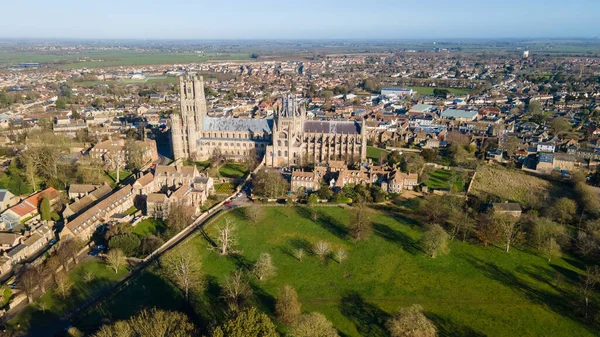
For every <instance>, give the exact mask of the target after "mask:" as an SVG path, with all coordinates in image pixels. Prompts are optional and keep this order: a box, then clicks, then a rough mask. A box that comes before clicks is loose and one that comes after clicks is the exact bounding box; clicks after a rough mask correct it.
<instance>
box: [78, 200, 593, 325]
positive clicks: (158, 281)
mask: <svg viewBox="0 0 600 337" xmlns="http://www.w3.org/2000/svg"><path fill="white" fill-rule="evenodd" d="M317 210H318V212H319V219H318V220H317V221H316V222H313V221H312V220H311V219H310V218H311V216H310V211H309V210H308V209H307V208H304V207H268V208H265V212H266V216H265V218H264V219H263V220H262V221H260V222H259V223H258V224H254V223H251V222H249V221H248V220H246V218H245V217H244V215H243V211H242V210H240V209H238V210H235V211H233V212H232V213H230V214H229V215H225V216H222V217H220V218H219V219H218V220H216V221H215V222H214V223H212V224H210V225H208V226H207V228H206V233H207V236H204V235H196V236H194V237H193V238H192V239H190V240H188V241H186V242H185V243H184V244H182V245H181V246H179V248H178V249H183V250H192V251H195V252H197V254H198V256H199V258H200V259H201V260H202V270H203V273H204V275H205V278H206V281H207V286H206V288H205V291H204V292H203V293H202V296H201V297H200V298H197V299H196V300H194V302H193V303H194V307H195V317H198V319H197V323H198V324H199V325H200V326H201V327H205V326H207V325H208V324H210V322H212V321H214V320H217V321H222V320H223V318H224V317H225V316H224V311H223V303H222V299H221V298H220V291H221V290H220V289H221V287H222V286H223V284H224V280H225V276H226V275H228V274H229V273H231V272H232V271H234V270H236V269H238V268H242V269H249V268H251V266H252V264H253V262H254V261H256V259H257V258H258V256H259V255H260V254H261V253H264V252H266V253H269V254H271V256H272V259H273V262H274V264H275V266H276V267H277V275H276V276H275V277H274V278H272V279H270V280H267V281H258V280H256V279H255V278H252V287H253V289H254V302H255V305H257V306H258V307H259V308H260V309H261V310H264V311H265V312H267V313H268V314H269V315H271V316H274V315H273V301H274V298H275V297H276V296H277V293H278V289H279V288H280V287H281V286H282V285H284V284H290V285H292V286H293V287H294V288H295V289H296V290H297V291H298V295H299V300H300V302H301V303H302V305H303V307H302V309H303V311H304V312H312V311H317V312H321V313H323V314H325V315H326V316H327V317H328V318H329V319H330V320H331V321H332V322H333V323H334V326H335V327H336V328H337V329H338V330H339V331H340V332H341V333H342V334H343V335H344V336H385V335H386V333H385V330H384V326H383V325H384V322H385V320H386V319H387V318H388V317H389V316H390V314H392V313H393V312H395V311H396V310H397V309H398V308H399V307H405V306H410V305H412V304H415V303H418V304H421V305H422V306H423V307H424V312H425V314H426V315H427V316H428V317H429V318H430V319H431V320H432V321H433V322H434V323H435V324H436V325H437V327H438V329H439V332H440V336H595V335H598V333H599V331H597V330H594V329H593V328H590V327H587V326H585V325H583V323H581V321H580V320H579V318H578V317H576V315H575V314H574V313H573V310H574V309H573V306H572V305H573V304H572V303H573V302H572V301H573V300H574V296H575V294H576V289H575V284H576V282H577V280H578V277H579V274H580V273H581V272H582V270H581V269H580V268H583V267H582V264H581V262H579V261H577V260H576V259H574V258H572V257H569V256H567V257H565V258H564V259H557V260H555V261H552V262H551V263H549V262H548V261H547V259H546V258H544V257H541V256H537V255H534V254H531V253H529V252H525V251H521V250H518V249H514V250H511V252H510V253H505V252H503V251H502V250H501V249H499V248H497V247H491V246H490V247H487V248H485V247H483V246H478V245H474V244H469V243H463V242H452V243H451V244H450V250H451V251H450V253H449V254H447V255H443V256H439V257H438V258H435V259H432V258H430V257H427V256H425V255H424V254H423V252H422V251H421V249H420V247H419V244H418V242H419V239H420V237H421V235H422V232H421V230H420V229H419V227H418V226H417V224H416V223H415V222H414V221H413V220H411V219H410V218H407V217H405V216H404V215H405V214H400V213H390V214H377V215H376V216H375V217H374V233H373V234H372V235H371V237H370V238H369V239H368V240H365V241H362V242H354V241H352V240H350V239H349V238H348V224H349V222H350V212H348V209H346V208H341V207H320V208H317ZM226 217H229V218H231V219H233V220H234V223H235V225H236V232H237V236H238V245H237V246H236V250H238V251H239V252H240V253H239V254H236V255H232V256H229V257H224V256H220V255H219V254H218V252H216V251H214V250H209V249H208V248H209V247H210V244H209V243H208V242H207V238H206V237H209V238H213V239H214V238H215V237H216V225H217V224H223V222H224V221H225V218H226ZM321 240H323V241H326V242H329V243H330V245H331V246H332V247H333V249H337V248H339V247H343V248H344V249H345V250H346V251H347V252H348V258H347V260H345V261H344V262H343V263H342V264H339V263H338V262H337V261H335V260H334V259H333V258H329V259H327V260H326V261H325V263H323V262H320V261H319V260H318V258H317V257H315V256H313V255H312V254H307V255H306V256H305V257H304V259H303V261H302V262H300V261H298V260H297V259H296V258H295V257H294V256H293V254H292V250H293V249H297V248H304V249H305V250H306V251H308V252H309V253H310V247H312V246H313V245H314V244H315V243H316V242H318V241H321ZM159 275H160V274H159V273H148V274H146V275H144V278H141V279H139V280H138V281H136V284H135V285H134V286H132V287H129V288H127V289H125V290H124V291H122V292H121V293H118V294H115V295H114V296H112V297H111V298H110V299H109V300H108V301H107V302H105V303H103V305H102V306H101V307H100V308H98V309H97V310H95V311H94V312H92V313H91V314H90V315H88V316H87V317H85V318H84V320H83V321H82V322H81V325H82V327H84V328H85V329H86V331H90V330H93V328H94V327H97V326H98V324H100V318H101V317H102V314H103V313H105V314H106V315H110V316H111V317H112V318H114V319H121V318H126V317H128V316H129V315H131V314H132V313H133V312H135V311H136V310H139V309H141V308H143V307H147V306H158V307H166V308H168V309H177V310H183V309H184V306H183V304H181V295H178V292H174V290H173V288H172V286H171V285H170V283H169V282H168V281H166V280H164V279H162V278H161V277H160V276H159ZM155 294H161V296H154V295H155ZM156 297H160V298H156ZM87 329H90V330H87ZM284 329H285V328H284V327H283V326H280V330H282V332H283V330H284ZM205 332H206V330H204V331H203V333H205Z"/></svg>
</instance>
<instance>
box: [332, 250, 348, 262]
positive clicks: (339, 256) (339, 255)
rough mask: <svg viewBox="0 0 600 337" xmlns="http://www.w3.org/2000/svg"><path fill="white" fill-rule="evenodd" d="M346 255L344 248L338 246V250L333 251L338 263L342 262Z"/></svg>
mask: <svg viewBox="0 0 600 337" xmlns="http://www.w3.org/2000/svg"><path fill="white" fill-rule="evenodd" d="M347 257H348V253H347V252H346V251H345V250H344V248H338V250H336V251H335V258H336V259H337V260H338V263H339V264H342V261H344V260H345V259H346V258H347Z"/></svg>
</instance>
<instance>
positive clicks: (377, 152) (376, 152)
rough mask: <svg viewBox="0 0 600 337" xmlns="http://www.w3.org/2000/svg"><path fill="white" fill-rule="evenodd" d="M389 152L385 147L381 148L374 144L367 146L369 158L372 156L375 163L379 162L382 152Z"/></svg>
mask: <svg viewBox="0 0 600 337" xmlns="http://www.w3.org/2000/svg"><path fill="white" fill-rule="evenodd" d="M388 152H389V151H388V150H385V149H380V148H378V147H374V146H367V158H371V159H372V160H373V162H374V163H379V156H381V154H382V153H385V154H386V155H387V154H388Z"/></svg>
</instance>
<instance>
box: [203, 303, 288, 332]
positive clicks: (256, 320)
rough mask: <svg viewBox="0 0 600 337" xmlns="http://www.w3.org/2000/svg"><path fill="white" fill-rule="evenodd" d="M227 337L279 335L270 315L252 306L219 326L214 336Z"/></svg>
mask: <svg viewBox="0 0 600 337" xmlns="http://www.w3.org/2000/svg"><path fill="white" fill-rule="evenodd" d="M217 335H220V336H227V337H247V336H253V337H277V336H279V334H278V333H277V329H276V328H275V324H273V322H272V321H271V319H270V318H269V316H267V315H266V314H265V313H262V312H259V311H258V310H257V309H256V308H254V307H251V308H250V309H248V310H245V311H243V312H241V313H240V314H239V315H237V316H236V317H235V318H233V319H231V320H229V321H227V322H226V323H225V324H223V326H222V327H217V329H216V330H215V331H214V332H213V336H217Z"/></svg>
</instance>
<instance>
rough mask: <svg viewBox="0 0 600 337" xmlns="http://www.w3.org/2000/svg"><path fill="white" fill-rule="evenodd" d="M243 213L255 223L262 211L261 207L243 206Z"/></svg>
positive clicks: (260, 216) (262, 213)
mask: <svg viewBox="0 0 600 337" xmlns="http://www.w3.org/2000/svg"><path fill="white" fill-rule="evenodd" d="M244 214H245V215H246V218H248V219H249V220H250V221H252V222H254V223H257V222H258V220H260V219H261V218H262V216H263V215H264V212H263V209H262V207H260V206H256V205H253V206H248V207H246V208H244Z"/></svg>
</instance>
